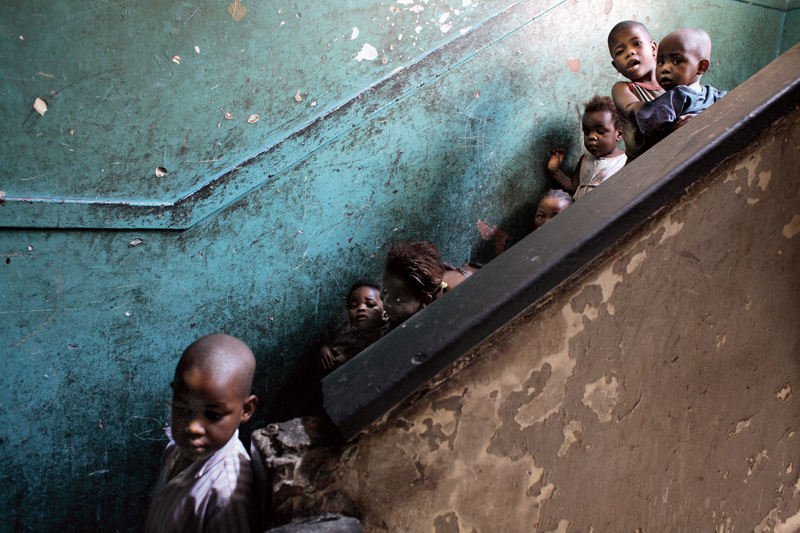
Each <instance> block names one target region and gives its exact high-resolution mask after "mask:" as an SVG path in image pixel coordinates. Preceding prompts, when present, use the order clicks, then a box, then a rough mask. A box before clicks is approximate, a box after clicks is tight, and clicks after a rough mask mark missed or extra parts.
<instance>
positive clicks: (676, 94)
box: [636, 28, 728, 152]
mask: <svg viewBox="0 0 800 533" xmlns="http://www.w3.org/2000/svg"><path fill="white" fill-rule="evenodd" d="M710 57H711V39H710V38H709V36H708V34H707V33H706V32H704V31H703V30H701V29H698V28H684V29H682V30H677V31H674V32H672V33H670V34H669V35H667V36H666V37H664V39H663V40H662V41H661V43H659V45H658V54H657V55H656V75H657V76H658V83H659V85H661V87H662V88H663V89H665V90H666V91H667V92H666V93H664V94H663V95H661V96H659V97H658V98H656V99H655V100H653V101H652V102H647V103H645V104H643V105H642V107H641V108H640V109H639V111H638V112H637V113H636V122H637V127H638V132H637V138H636V142H637V146H638V147H639V149H640V150H639V151H640V152H643V151H644V150H646V149H648V148H650V147H651V146H653V145H654V144H656V143H657V142H658V141H660V140H661V139H663V138H664V137H666V136H667V135H669V134H670V133H672V132H673V131H674V130H675V129H676V128H678V127H679V126H681V125H682V124H683V123H685V122H686V121H687V120H689V119H690V118H692V117H694V116H695V115H697V114H698V113H700V112H701V111H703V110H704V109H707V108H709V107H710V106H711V104H713V103H714V102H716V101H717V100H719V99H720V98H722V97H723V96H725V95H726V94H728V93H727V92H726V91H718V90H717V89H715V88H714V87H712V86H710V85H700V78H701V77H702V76H703V74H705V73H706V71H707V70H708V67H709V64H710V62H709V58H710Z"/></svg>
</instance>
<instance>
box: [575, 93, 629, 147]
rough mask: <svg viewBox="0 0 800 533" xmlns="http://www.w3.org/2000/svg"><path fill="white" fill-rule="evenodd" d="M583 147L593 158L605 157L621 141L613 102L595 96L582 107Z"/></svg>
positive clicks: (620, 123)
mask: <svg viewBox="0 0 800 533" xmlns="http://www.w3.org/2000/svg"><path fill="white" fill-rule="evenodd" d="M581 123H582V126H583V145H584V146H585V147H586V151H587V152H589V153H590V154H592V155H593V156H595V157H606V156H608V155H609V154H611V152H613V151H614V149H615V148H617V143H618V142H619V141H620V140H621V139H622V122H621V121H620V119H619V115H618V114H617V106H615V105H614V100H612V99H611V98H610V97H608V96H597V95H595V96H594V97H593V98H592V99H591V100H589V101H588V102H587V103H586V105H585V106H584V113H583V118H582V119H581Z"/></svg>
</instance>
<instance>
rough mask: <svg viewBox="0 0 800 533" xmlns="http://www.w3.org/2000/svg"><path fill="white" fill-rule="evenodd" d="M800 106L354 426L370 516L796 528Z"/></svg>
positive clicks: (353, 485) (440, 532) (354, 484)
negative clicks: (417, 390)
mask: <svg viewBox="0 0 800 533" xmlns="http://www.w3.org/2000/svg"><path fill="white" fill-rule="evenodd" d="M799 135H800V111H799V110H797V108H796V109H795V111H794V112H793V113H792V114H791V115H790V116H789V117H787V118H786V119H785V120H783V121H782V122H780V123H778V124H777V125H776V126H774V127H773V128H771V130H769V131H766V132H764V134H762V136H761V137H760V138H759V139H758V140H757V141H756V142H755V143H753V144H752V146H750V147H749V148H748V149H747V150H745V151H743V152H741V153H740V154H738V155H737V156H736V157H735V158H733V159H732V160H729V161H728V162H726V163H724V164H723V165H721V166H720V167H718V168H717V169H716V170H715V171H714V172H712V173H711V175H710V176H708V177H707V178H704V179H703V180H701V181H700V182H699V183H698V184H697V185H696V186H694V187H693V189H692V190H690V191H687V192H686V194H684V195H683V196H682V197H681V198H679V199H678V200H676V201H675V202H674V203H673V204H672V205H670V206H668V207H666V208H664V209H663V210H662V211H660V212H659V213H657V214H656V215H655V216H653V217H652V218H651V219H650V220H649V221H648V222H646V223H645V224H643V226H642V227H640V228H639V229H638V230H636V231H635V232H634V233H633V234H631V235H629V236H628V237H627V238H626V239H625V241H624V242H622V243H620V244H619V245H618V246H617V247H615V249H613V250H609V251H608V252H607V253H606V254H605V257H603V258H601V259H599V260H598V261H596V262H595V263H594V264H592V265H590V266H589V267H587V269H585V270H584V271H583V272H582V273H581V274H579V275H578V276H577V278H575V279H573V280H571V281H569V282H567V283H566V284H564V285H562V286H561V287H560V288H559V289H556V291H554V293H553V294H551V296H550V297H549V298H548V299H547V300H546V301H544V302H542V303H540V304H538V305H537V306H535V307H534V308H531V309H530V310H529V311H528V312H527V313H526V314H525V315H524V316H521V317H520V318H518V319H516V320H515V321H514V322H512V323H511V324H509V325H508V326H507V327H505V328H503V329H502V330H500V331H498V333H497V334H496V335H495V336H494V337H493V338H491V339H490V340H489V341H487V342H486V343H484V344H483V345H482V346H480V347H478V348H477V349H476V350H475V351H474V353H472V354H470V355H469V356H468V359H469V358H471V359H472V364H471V365H470V366H468V367H467V368H465V369H463V370H461V371H460V372H458V373H457V374H455V375H454V376H452V377H450V378H449V379H448V380H446V381H445V382H444V383H443V384H441V385H440V386H439V387H438V388H436V389H434V390H432V391H431V392H429V393H428V394H427V395H425V396H424V397H422V398H421V399H419V400H417V401H416V402H415V403H412V404H410V405H406V406H405V407H403V408H402V409H401V410H400V411H398V412H395V413H394V414H393V415H391V416H389V417H388V418H387V419H385V420H382V421H381V422H380V423H378V424H375V425H374V426H373V427H372V428H370V429H369V430H367V431H366V432H365V433H364V434H362V435H361V437H360V438H359V439H357V440H356V441H354V443H353V448H352V449H350V450H349V452H348V453H347V454H345V455H344V456H343V459H342V465H341V468H340V470H339V472H338V473H337V482H336V485H335V488H336V489H338V490H343V491H344V492H346V493H347V494H348V495H349V496H350V497H352V498H353V499H354V500H355V501H356V503H357V504H358V505H360V506H361V508H362V509H363V510H364V511H365V523H366V524H367V527H368V530H369V531H392V532H398V533H399V532H416V531H435V532H437V533H444V532H448V533H456V532H459V531H460V532H481V531H532V532H537V531H539V532H559V533H565V532H567V531H642V532H647V531H739V530H741V531H755V532H758V533H766V532H786V531H796V530H797V528H798V524H800V481H799V479H800V478H799V477H798V476H799V475H800V469H799V468H800V453H799V452H798V439H800V433H799V432H798V427H799V425H800V404H798V399H797V392H798V390H800V389H799V387H800V379H799V378H798V376H800V372H798V370H800V330H798V328H797V322H798V320H800V276H798V274H800V267H798V265H800V208H798V202H797V198H798V194H800V184H799V183H798V180H797V179H796V172H795V171H794V170H793V169H794V168H795V167H796V165H797V164H798V163H800V144H798V138H800V137H799Z"/></svg>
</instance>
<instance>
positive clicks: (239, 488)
mask: <svg viewBox="0 0 800 533" xmlns="http://www.w3.org/2000/svg"><path fill="white" fill-rule="evenodd" d="M255 368H256V361H255V358H254V357H253V352H251V351H250V348H248V347H247V345H246V344H245V343H244V342H242V341H240V340H239V339H236V338H234V337H230V336H228V335H221V334H219V335H208V336H206V337H203V338H201V339H199V340H197V341H195V342H193V343H192V344H191V345H189V347H188V348H186V350H185V351H184V352H183V355H182V356H181V358H180V361H178V367H177V368H176V369H175V381H174V382H173V385H172V422H171V427H170V428H168V429H167V436H168V437H169V444H167V449H166V451H165V452H164V458H163V461H162V466H161V474H160V475H159V479H158V484H157V485H156V490H155V493H154V494H153V501H152V502H151V504H150V512H149V513H148V515H147V524H146V526H145V531H146V532H148V533H156V532H158V533H167V532H178V531H191V532H197V533H199V532H216V531H219V532H240V531H249V519H248V511H249V508H250V498H251V487H252V470H251V468H250V456H249V455H248V454H247V451H246V450H245V449H244V446H243V445H242V443H241V442H240V441H239V424H241V423H243V422H247V421H248V420H249V419H250V417H251V416H252V414H253V411H254V410H255V408H256V404H257V403H258V398H256V397H255V396H253V395H252V394H250V389H251V387H252V385H253V374H254V372H255Z"/></svg>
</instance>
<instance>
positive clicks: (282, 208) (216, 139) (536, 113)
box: [0, 0, 797, 531]
mask: <svg viewBox="0 0 800 533" xmlns="http://www.w3.org/2000/svg"><path fill="white" fill-rule="evenodd" d="M225 3H227V2H225ZM225 3H223V4H217V3H215V2H196V3H188V2H187V3H163V2H155V1H146V2H121V3H117V4H111V3H110V4H107V5H106V4H103V5H94V4H92V5H89V4H86V3H85V2H77V1H67V0H58V1H55V2H43V1H41V2H36V1H34V2H21V1H13V2H4V3H3V5H2V6H0V21H1V22H0V28H1V29H2V41H0V43H2V44H0V72H2V75H3V79H4V85H3V87H2V89H0V111H2V113H3V114H2V116H3V118H2V120H0V136H1V138H2V142H3V143H4V144H5V146H7V147H8V148H7V149H6V150H4V151H3V154H2V155H0V161H1V163H0V165H2V174H1V175H0V179H2V181H0V190H1V191H3V192H4V195H3V196H4V198H3V200H5V202H4V205H2V206H0V225H2V226H4V227H5V228H6V229H3V230H0V269H2V275H0V332H2V333H0V341H2V344H1V345H2V346H3V351H2V354H3V357H2V359H1V361H2V363H0V364H1V365H2V367H0V370H2V372H0V383H2V389H0V390H1V391H2V392H1V393H0V442H2V444H0V446H2V452H3V453H2V455H3V457H4V458H5V461H3V464H2V466H0V483H2V486H3V487H4V490H3V491H1V492H0V498H1V499H2V500H1V501H0V509H2V511H1V514H2V516H3V518H4V520H3V521H2V522H0V524H2V525H0V531H5V530H8V531H15V530H28V529H30V530H35V531H55V530H97V531H118V530H134V531H135V530H137V525H138V524H139V523H140V521H141V520H142V517H143V515H144V513H145V512H146V507H147V501H148V497H149V491H150V489H151V488H152V485H153V484H154V482H155V476H156V473H157V467H158V458H159V455H160V451H161V449H162V447H163V441H162V440H161V439H160V437H159V433H158V431H157V430H158V428H160V427H162V426H163V425H164V424H165V423H166V422H167V421H168V418H169V415H168V412H169V405H168V401H169V398H170V390H169V383H170V380H171V374H172V372H173V369H174V364H175V362H176V360H177V357H178V356H179V354H180V352H181V351H182V349H183V348H184V347H185V346H186V345H187V344H189V343H190V342H191V341H192V340H194V339H195V338H197V337H199V336H201V335H205V334H208V333H212V332H217V331H223V330H224V331H227V332H228V333H231V334H233V335H236V336H238V337H240V338H242V339H244V340H245V341H246V342H248V343H249V344H250V345H251V346H252V347H253V349H254V351H255V353H256V354H257V357H258V360H259V376H258V379H257V384H256V393H257V394H258V395H259V397H260V398H261V404H260V411H259V414H258V416H257V420H256V421H255V424H263V423H265V422H266V421H270V420H282V419H285V418H288V417H291V416H294V415H296V414H299V413H302V412H306V411H307V410H308V409H311V408H312V405H313V402H314V397H313V392H312V391H310V388H309V383H308V381H309V372H308V371H307V369H308V367H309V361H310V359H309V356H310V355H311V354H313V352H314V349H315V347H316V346H317V345H318V344H319V342H320V341H321V340H322V339H323V338H324V335H325V333H326V331H327V330H328V328H329V327H330V326H331V324H332V323H334V321H335V320H336V319H337V317H338V316H339V314H340V312H341V297H342V295H343V292H344V290H345V288H346V287H347V286H349V284H350V283H351V282H352V281H353V280H355V279H357V278H359V277H363V276H375V277H377V276H379V274H380V271H381V265H382V261H383V260H384V258H385V253H386V249H387V247H388V246H389V245H390V244H391V243H394V242H397V241H401V240H406V239H429V240H433V241H435V242H437V243H439V245H440V247H441V248H442V250H443V255H444V257H445V258H446V259H448V260H451V261H454V262H458V261H463V260H466V259H473V260H481V261H488V260H490V259H491V258H492V257H493V256H494V243H493V242H492V241H485V240H483V239H482V238H481V235H480V233H479V232H478V230H477V228H476V223H477V221H478V220H479V219H481V220H484V221H486V222H487V223H489V225H493V224H496V225H497V226H499V227H501V228H503V229H504V230H506V231H508V232H509V233H511V234H512V235H514V236H515V237H517V238H520V237H522V236H524V235H525V234H526V233H527V232H529V231H530V230H531V228H532V225H531V220H530V213H531V210H532V209H533V205H534V203H535V201H536V199H537V197H538V195H539V194H540V193H541V192H542V191H543V190H544V189H545V188H546V187H547V184H546V179H545V177H544V174H543V172H542V170H543V164H544V160H545V158H546V155H547V154H548V153H549V151H550V150H551V149H552V148H554V147H556V146H566V147H568V149H569V157H570V162H571V163H572V162H574V161H575V160H576V159H577V157H578V155H579V154H580V150H581V146H580V144H579V143H580V139H579V136H578V132H579V128H578V113H579V105H580V103H581V102H583V101H585V100H587V99H588V97H590V96H591V95H592V94H594V93H595V92H600V93H608V91H609V88H610V86H611V85H612V84H613V83H614V81H616V80H617V79H619V78H618V76H617V75H616V74H615V72H614V71H613V70H612V69H611V67H610V64H609V63H610V59H609V57H608V54H607V51H606V47H605V38H606V35H607V32H608V30H609V29H610V28H611V26H613V24H615V23H616V22H618V21H619V20H623V19H627V18H634V17H635V18H636V19H638V20H642V21H644V22H645V24H647V25H648V26H649V27H650V29H651V32H652V34H653V36H654V38H656V39H660V38H661V37H663V36H664V35H666V33H668V32H669V31H671V30H672V29H674V28H677V27H683V26H701V27H704V28H706V29H707V30H708V31H709V33H710V34H711V37H712V40H713V42H714V51H713V54H712V55H713V60H714V61H713V63H714V66H713V67H712V69H711V71H710V72H709V74H708V75H707V76H706V77H704V80H705V81H707V82H708V83H712V84H714V85H716V86H717V87H719V88H722V89H732V88H733V87H735V86H736V85H737V84H738V83H740V82H741V81H743V80H744V79H746V78H747V77H749V76H750V75H751V74H753V73H754V72H755V71H757V70H758V69H760V68H761V67H763V66H764V65H766V64H767V63H768V62H769V61H771V60H772V59H774V57H775V51H776V50H778V49H779V48H780V47H781V46H782V45H781V41H780V40H779V37H780V32H779V29H780V28H782V27H783V28H784V39H786V38H789V37H786V36H789V35H795V36H796V35H797V32H796V31H795V32H794V33H791V32H790V31H789V30H788V27H789V26H790V25H791V24H789V22H790V21H796V17H795V18H792V17H793V16H794V15H795V14H796V11H793V12H790V15H789V16H786V14H785V13H784V12H783V11H781V10H779V9H775V8H774V7H770V6H758V5H751V4H745V3H741V2H733V1H730V2H727V1H726V2H722V3H718V4H717V5H715V7H713V8H708V9H704V10H702V11H698V10H697V9H696V7H695V5H694V4H691V3H689V2H680V3H678V4H677V5H671V6H670V8H669V10H667V9H666V8H665V7H663V6H664V4H663V3H661V2H652V3H642V2H633V1H629V0H623V1H617V2H613V3H612V2H606V0H602V1H600V0H598V1H588V2H585V1H577V2H576V1H555V0H554V1H550V2H546V1H538V2H537V1H529V2H520V3H517V4H513V5H512V3H511V2H491V1H482V2H475V1H474V0H473V1H472V2H467V1H465V0H457V1H454V2H452V3H451V4H450V5H448V4H446V3H444V2H436V1H435V0H428V2H427V3H424V1H420V2H417V4H416V5H419V6H421V7H423V10H422V11H421V12H420V13H416V12H414V11H410V10H409V8H411V7H412V6H413V5H414V4H411V3H407V4H400V3H396V2H395V3H389V2H384V3H383V4H381V3H380V2H377V1H370V2H367V1H364V2H359V3H355V2H333V3H329V4H324V5H319V6H318V5H317V4H318V3H308V4H306V5H299V4H296V3H291V4H290V3H287V2H262V3H256V2H246V3H245V6H246V7H247V8H248V9H249V10H250V11H249V13H248V14H247V15H246V16H245V17H244V18H243V19H242V20H241V21H240V22H235V21H234V20H233V18H231V16H230V15H229V14H228V12H227V10H226V9H225V8H226V6H225V5H224V4H225ZM464 4H470V5H468V6H465V5H464ZM390 7H394V8H395V10H391V9H390ZM397 8H399V9H400V12H399V14H398V12H397ZM456 9H458V10H459V12H460V13H459V14H456V13H455V10H456ZM445 12H447V13H450V15H449V16H448V18H447V19H446V20H444V21H443V22H441V17H442V16H443V13H445ZM433 13H435V15H433ZM431 19H433V20H434V22H431ZM281 22H284V24H283V25H281ZM446 23H449V24H451V25H452V28H451V29H448V31H447V32H443V31H442V25H443V24H446ZM792 24H794V23H793V22H792ZM418 26H419V27H420V28H421V29H420V32H419V33H417V32H416V27H418ZM354 27H358V28H359V36H358V37H357V38H356V39H351V36H352V35H353V30H352V29H353V28H354ZM764 28H770V29H771V30H770V31H764ZM462 30H464V34H463V36H462V35H461V33H462ZM400 33H402V34H403V35H404V37H403V39H402V40H400V39H399V34H400ZM20 36H22V37H23V39H20ZM411 36H415V37H416V38H415V39H414V40H413V41H412V40H411V39H410V37H411ZM791 38H794V37H791ZM364 43H372V44H373V45H374V46H375V47H376V50H377V51H378V56H377V58H376V59H375V60H372V61H366V60H365V61H361V62H358V61H355V60H354V59H353V58H354V57H356V55H357V54H358V52H359V51H360V50H361V49H362V46H363V45H364ZM194 46H198V47H199V48H200V53H199V54H198V53H197V52H195V50H194ZM392 47H393V48H392ZM242 50H244V51H242ZM174 55H178V56H180V57H181V64H180V65H178V64H177V63H174V62H172V60H171V58H172V56H174ZM384 57H386V58H387V63H386V64H384V63H382V61H380V60H381V59H382V58H384ZM574 60H578V61H579V67H577V68H576V65H577V63H575V61H574ZM568 61H570V62H571V63H570V64H572V65H573V68H572V69H571V68H570V66H569V65H570V64H568ZM717 61H719V66H717V65H716V62H717ZM398 67H404V68H403V69H401V70H400V71H398V72H395V73H394V74H392V72H393V71H394V70H395V69H396V68H398ZM573 70H574V71H573ZM51 76H52V77H51ZM298 90H299V91H300V96H301V100H300V102H297V101H296V100H295V99H294V96H295V95H296V94H297V91H298ZM53 92H54V93H55V94H52V93H53ZM37 96H38V97H42V98H44V99H46V100H48V102H49V103H50V106H51V108H50V110H49V111H47V112H46V113H45V115H44V116H39V115H38V114H37V113H35V112H34V111H33V110H32V107H31V105H32V103H33V100H34V98H36V97H37ZM212 100H213V102H212ZM314 102H316V105H312V103H314ZM223 107H224V108H225V110H224V111H223V110H222V109H220V108H223ZM226 112H230V113H232V114H233V115H234V118H232V119H230V120H226V119H224V118H223V115H224V113H226ZM252 113H258V114H260V119H259V121H258V122H256V123H255V124H248V123H247V122H246V117H247V116H249V115H250V114H252ZM218 124H219V126H218ZM71 130H72V131H74V133H71ZM200 161H202V163H201V162H200ZM156 166H165V167H166V168H167V169H168V170H169V171H170V172H169V174H168V175H167V176H165V177H163V178H156V176H155V175H154V173H153V170H154V168H155V167H156ZM239 166H241V168H238V169H237V168H236V167H239ZM53 200H61V201H53ZM64 200H68V201H64ZM63 228H72V229H63ZM135 239H141V240H142V242H141V244H138V245H135V246H132V245H131V244H129V243H131V242H134V240H135ZM511 244H513V241H511Z"/></svg>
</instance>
